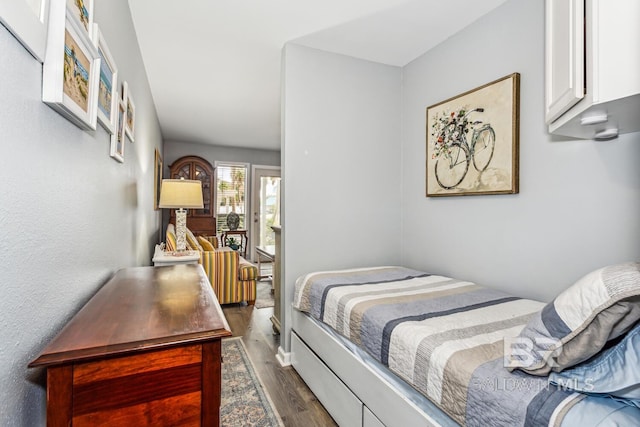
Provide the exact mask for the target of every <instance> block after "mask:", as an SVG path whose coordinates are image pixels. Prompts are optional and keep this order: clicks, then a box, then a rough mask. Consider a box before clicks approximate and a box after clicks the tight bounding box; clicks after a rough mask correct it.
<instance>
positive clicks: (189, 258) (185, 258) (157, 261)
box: [152, 245, 200, 267]
mask: <svg viewBox="0 0 640 427" xmlns="http://www.w3.org/2000/svg"><path fill="white" fill-rule="evenodd" d="M199 260H200V253H199V252H198V251H182V252H165V251H163V250H162V249H160V246H158V245H156V251H155V253H154V254H153V260H152V261H153V265H154V266H155V267H158V266H162V265H178V264H197V263H198V261H199Z"/></svg>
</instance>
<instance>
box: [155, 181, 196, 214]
mask: <svg viewBox="0 0 640 427" xmlns="http://www.w3.org/2000/svg"><path fill="white" fill-rule="evenodd" d="M158 207H160V208H169V209H180V208H185V209H202V208H203V207H204V204H203V202H202V182H200V181H197V180H190V179H163V180H162V185H161V186H160V202H159V203H158Z"/></svg>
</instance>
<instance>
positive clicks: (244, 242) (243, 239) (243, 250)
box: [221, 230, 249, 258]
mask: <svg viewBox="0 0 640 427" xmlns="http://www.w3.org/2000/svg"><path fill="white" fill-rule="evenodd" d="M234 235H238V236H240V249H238V253H239V254H240V255H241V256H242V257H243V258H246V257H247V246H248V243H249V238H248V237H247V230H223V231H222V239H221V240H222V241H221V243H222V246H227V237H231V236H234Z"/></svg>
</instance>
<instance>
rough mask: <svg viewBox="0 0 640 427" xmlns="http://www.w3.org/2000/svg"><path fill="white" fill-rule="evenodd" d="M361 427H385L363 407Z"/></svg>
mask: <svg viewBox="0 0 640 427" xmlns="http://www.w3.org/2000/svg"><path fill="white" fill-rule="evenodd" d="M362 427H385V425H384V424H382V421H380V420H379V419H378V418H377V417H376V416H375V415H373V413H371V411H370V410H369V408H367V407H366V406H364V407H363V408H362Z"/></svg>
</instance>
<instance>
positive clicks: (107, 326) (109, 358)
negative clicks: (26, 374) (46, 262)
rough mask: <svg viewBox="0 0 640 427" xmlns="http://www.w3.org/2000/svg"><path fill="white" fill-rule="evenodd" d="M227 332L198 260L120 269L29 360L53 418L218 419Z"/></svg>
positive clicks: (168, 422) (72, 421)
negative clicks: (40, 375) (42, 371)
mask: <svg viewBox="0 0 640 427" xmlns="http://www.w3.org/2000/svg"><path fill="white" fill-rule="evenodd" d="M230 335H231V332H230V331H229V325H228V324H227V321H226V319H225V317H224V314H223V313H222V310H221V308H220V305H219V304H218V301H217V299H216V297H215V295H214V293H213V290H212V288H211V285H210V284H209V281H208V279H207V276H206V275H205V273H204V270H203V269H202V267H201V266H200V265H175V266H168V267H135V268H126V269H122V270H120V271H118V272H117V273H116V274H115V276H114V277H113V278H112V279H111V280H110V281H109V282H107V283H106V284H105V285H104V286H103V287H102V288H101V289H100V290H99V291H98V293H96V295H95V296H94V297H93V298H91V300H89V302H88V303H87V304H86V305H85V306H84V307H83V308H82V309H81V310H80V311H79V312H78V313H77V314H76V315H75V316H74V317H73V318H72V319H71V320H70V321H69V323H68V324H67V325H66V326H65V327H64V328H63V330H62V331H61V332H60V333H59V334H58V335H57V336H56V337H55V338H54V339H53V340H52V341H51V342H50V343H49V345H48V346H47V347H46V348H45V349H44V350H43V351H42V353H41V354H40V356H39V357H38V358H37V359H35V360H34V361H33V362H31V363H30V364H29V366H30V367H35V366H44V367H46V368H47V426H61V427H62V426H65V427H66V426H71V425H73V426H103V425H104V426H107V425H108V426H152V425H153V426H200V425H202V426H218V425H219V420H220V388H221V377H220V373H221V341H220V340H221V338H223V337H226V336H230Z"/></svg>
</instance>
